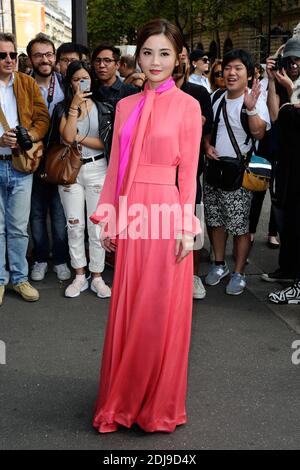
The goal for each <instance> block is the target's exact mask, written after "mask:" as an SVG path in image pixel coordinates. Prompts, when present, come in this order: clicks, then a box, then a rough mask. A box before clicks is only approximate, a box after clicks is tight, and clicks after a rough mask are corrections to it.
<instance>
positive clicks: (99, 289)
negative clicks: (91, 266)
mask: <svg viewBox="0 0 300 470" xmlns="http://www.w3.org/2000/svg"><path fill="white" fill-rule="evenodd" d="M91 290H92V291H93V292H95V293H96V294H97V297H100V298H101V299H106V298H107V297H110V296H111V290H110V287H108V286H107V285H106V284H105V282H104V281H103V279H102V277H94V279H93V280H92V282H91Z"/></svg>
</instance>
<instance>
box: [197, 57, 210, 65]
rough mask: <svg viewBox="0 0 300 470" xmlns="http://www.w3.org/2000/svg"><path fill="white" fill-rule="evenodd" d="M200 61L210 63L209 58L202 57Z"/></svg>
mask: <svg viewBox="0 0 300 470" xmlns="http://www.w3.org/2000/svg"><path fill="white" fill-rule="evenodd" d="M199 60H202V61H203V62H204V63H205V64H207V63H208V62H209V58H208V57H201V58H200V59H199Z"/></svg>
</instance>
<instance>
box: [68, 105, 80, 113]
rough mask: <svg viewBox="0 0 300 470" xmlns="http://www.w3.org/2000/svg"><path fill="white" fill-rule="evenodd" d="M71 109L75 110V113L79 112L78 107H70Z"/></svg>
mask: <svg viewBox="0 0 300 470" xmlns="http://www.w3.org/2000/svg"><path fill="white" fill-rule="evenodd" d="M69 109H73V111H77V112H78V107H77V108H73V107H72V106H70V108H69Z"/></svg>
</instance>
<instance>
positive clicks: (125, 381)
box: [92, 87, 202, 432]
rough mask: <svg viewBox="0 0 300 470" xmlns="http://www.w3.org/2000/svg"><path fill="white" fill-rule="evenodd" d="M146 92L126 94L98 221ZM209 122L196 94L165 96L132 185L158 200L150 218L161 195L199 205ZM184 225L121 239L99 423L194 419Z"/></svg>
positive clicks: (142, 198)
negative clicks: (125, 133)
mask: <svg viewBox="0 0 300 470" xmlns="http://www.w3.org/2000/svg"><path fill="white" fill-rule="evenodd" d="M140 97H141V95H140V94H138V95H133V96H130V97H128V98H125V99H123V100H121V101H120V102H119V103H118V106H117V110H116V119H115V128H114V138H113V146H112V153H111V159H110V165H109V169H108V174H107V177H106V181H105V185H104V187H103V190H102V195H101V198H100V201H99V204H98V207H97V210H96V212H95V214H94V215H93V217H92V220H93V222H94V223H99V222H101V220H102V219H101V216H99V213H100V209H101V204H107V203H110V204H115V191H116V182H117V174H118V164H119V135H120V130H121V129H122V125H123V124H124V122H125V121H126V120H127V118H128V116H129V115H130V113H131V112H132V110H133V109H134V107H135V106H136V104H137V102H138V101H139V99H140ZM201 128H202V125H201V111H200V107H199V104H198V102H197V101H196V100H194V99H193V98H192V97H191V96H189V95H187V94H185V93H184V92H182V91H181V90H179V89H178V88H176V87H173V88H171V89H170V90H168V91H166V92H165V93H162V94H161V95H158V96H156V97H155V100H154V103H153V108H152V112H151V120H150V122H149V123H148V125H147V129H146V133H145V136H144V140H143V145H142V151H141V153H140V154H139V157H138V160H139V161H138V167H137V171H136V173H135V176H134V178H133V181H132V184H131V185H130V190H129V193H128V206H130V204H132V203H141V204H143V205H144V207H146V209H148V226H149V227H150V225H151V204H167V205H169V206H171V205H172V204H176V203H177V204H178V203H179V204H180V206H181V207H182V208H183V206H184V205H185V204H189V205H190V206H191V207H192V208H194V201H195V192H196V174H197V164H198V157H199V146H200V140H201ZM129 166H130V163H129ZM176 168H177V170H178V186H179V190H178V188H177V186H176V184H175V174H176ZM183 217H185V218H188V217H189V215H188V214H183ZM190 218H191V220H190V222H191V225H192V229H191V230H190V231H191V232H192V233H197V232H199V231H200V226H199V222H198V220H197V219H196V218H195V217H194V215H190ZM128 228H129V229H130V224H129V227H128ZM146 231H147V229H146ZM148 231H150V228H149V229H148ZM175 231H176V226H175V224H174V227H173V229H172V236H171V237H169V239H163V236H162V230H161V229H160V230H159V236H158V237H156V239H151V238H150V239H147V238H142V237H140V238H136V239H132V238H130V237H129V238H127V239H123V238H121V237H118V238H117V252H116V266H115V276H114V282H113V288H112V297H111V303H110V312H109V320H108V325H107V330H106V336H105V343H104V349H103V357H102V367H101V377H100V388H99V395H98V400H97V403H96V412H95V416H94V422H93V425H94V426H95V428H96V429H97V430H98V431H99V432H112V431H116V430H117V429H118V425H123V426H126V427H131V425H132V424H133V423H136V424H138V425H139V426H140V427H141V428H142V429H143V430H145V431H147V432H154V431H165V432H172V431H174V430H175V428H176V426H177V425H181V424H184V423H185V422H186V419H187V418H186V409H185V398H186V388H187V368H188V352H189V343H190V331H191V316H192V286H193V256H192V253H190V254H189V255H188V256H187V257H186V258H185V259H184V260H183V261H182V262H181V263H176V258H175V239H174V236H175V233H174V232H175Z"/></svg>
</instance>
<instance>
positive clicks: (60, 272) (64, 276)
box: [53, 263, 71, 281]
mask: <svg viewBox="0 0 300 470" xmlns="http://www.w3.org/2000/svg"><path fill="white" fill-rule="evenodd" d="M53 271H54V272H55V273H56V275H57V279H59V280H60V281H67V280H68V279H70V278H71V271H70V270H69V268H68V265H67V264H66V263H65V264H56V265H55V266H54V267H53Z"/></svg>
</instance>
